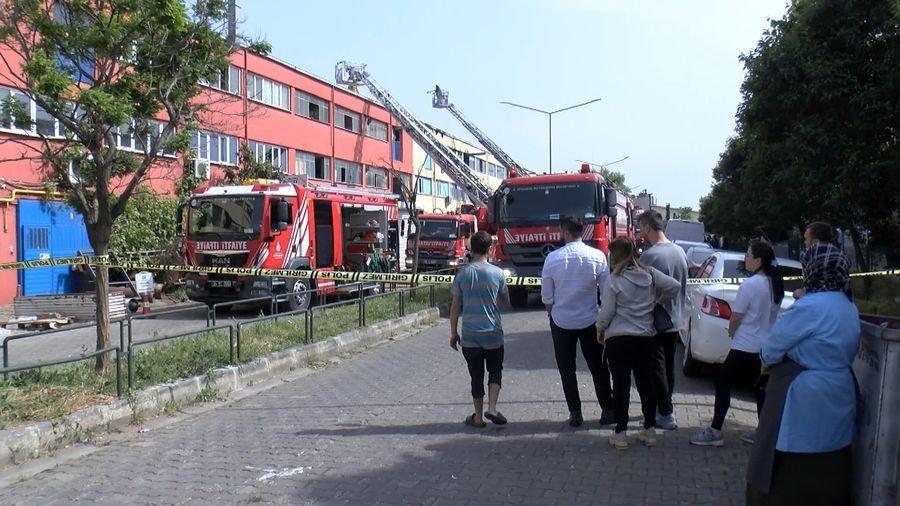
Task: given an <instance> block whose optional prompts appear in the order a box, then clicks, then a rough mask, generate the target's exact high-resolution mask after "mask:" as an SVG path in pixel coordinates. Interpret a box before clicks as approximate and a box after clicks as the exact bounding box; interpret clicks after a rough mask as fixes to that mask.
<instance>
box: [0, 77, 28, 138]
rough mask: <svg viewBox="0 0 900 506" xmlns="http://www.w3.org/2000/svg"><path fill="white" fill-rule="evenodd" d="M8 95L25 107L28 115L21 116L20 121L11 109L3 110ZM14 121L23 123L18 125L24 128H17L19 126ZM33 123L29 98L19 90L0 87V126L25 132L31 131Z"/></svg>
mask: <svg viewBox="0 0 900 506" xmlns="http://www.w3.org/2000/svg"><path fill="white" fill-rule="evenodd" d="M9 97H12V98H13V99H15V100H17V101H18V102H19V103H21V104H22V106H23V107H24V108H25V111H26V112H27V114H28V117H26V118H22V120H23V121H20V120H19V118H17V117H15V116H13V114H12V111H7V110H5V109H6V107H5V103H6V101H7V100H8V99H9ZM16 123H24V124H21V125H19V126H24V127H25V128H19V126H16ZM33 123H34V111H33V110H32V102H31V99H30V98H28V96H26V95H25V94H24V93H22V92H21V91H19V90H13V89H9V88H0V128H3V129H6V130H16V131H19V132H22V133H27V132H32V131H33V128H32V124H33Z"/></svg>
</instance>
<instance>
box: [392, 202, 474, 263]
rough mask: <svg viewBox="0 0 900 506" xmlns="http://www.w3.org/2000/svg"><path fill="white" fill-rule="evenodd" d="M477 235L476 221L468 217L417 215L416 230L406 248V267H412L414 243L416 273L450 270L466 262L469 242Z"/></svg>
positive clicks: (460, 215)
mask: <svg viewBox="0 0 900 506" xmlns="http://www.w3.org/2000/svg"><path fill="white" fill-rule="evenodd" d="M475 232H478V220H476V219H475V216H474V215H472V214H463V213H458V214H427V213H423V214H420V215H419V230H418V231H417V233H416V235H415V237H414V238H411V239H410V243H409V245H408V246H407V248H408V249H407V255H408V256H407V259H406V266H407V267H412V260H413V259H412V255H413V254H414V252H415V246H416V244H415V242H416V241H418V243H419V270H420V271H436V270H442V269H452V268H455V267H459V266H461V265H464V264H466V263H468V262H469V260H470V259H471V253H470V252H469V247H468V243H469V239H470V238H471V237H472V235H473V234H475Z"/></svg>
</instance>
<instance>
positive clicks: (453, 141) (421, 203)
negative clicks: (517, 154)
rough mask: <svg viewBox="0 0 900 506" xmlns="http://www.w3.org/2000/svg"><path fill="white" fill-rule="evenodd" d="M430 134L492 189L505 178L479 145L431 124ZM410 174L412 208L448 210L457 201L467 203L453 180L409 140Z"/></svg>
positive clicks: (457, 205)
mask: <svg viewBox="0 0 900 506" xmlns="http://www.w3.org/2000/svg"><path fill="white" fill-rule="evenodd" d="M430 128H431V132H432V133H433V134H434V136H435V137H436V138H437V139H438V140H439V141H440V142H442V143H443V144H444V145H445V146H447V147H448V148H450V150H452V151H453V152H454V153H456V155H457V156H459V158H460V159H461V160H462V161H463V162H464V163H465V164H466V165H467V166H468V167H469V171H470V172H471V173H472V174H475V176H476V177H478V178H479V179H481V180H482V181H483V182H484V184H485V185H487V186H488V187H489V188H491V189H493V190H496V189H497V188H498V187H499V186H500V183H501V182H502V181H503V179H505V178H506V169H505V168H504V167H503V166H501V165H500V162H499V161H498V160H497V159H496V158H494V157H493V156H492V155H491V154H490V153H486V152H485V150H484V149H483V148H481V147H480V146H476V145H473V144H470V143H468V142H466V141H463V140H461V139H459V138H457V137H454V136H452V135H450V134H449V133H447V132H445V131H443V130H440V129H438V128H435V127H430ZM412 162H413V166H412V169H413V173H414V177H415V182H416V207H417V208H418V210H419V211H421V212H425V213H451V212H455V211H457V210H458V209H459V206H460V204H467V203H471V202H470V200H469V199H468V198H467V197H466V195H465V193H464V192H463V191H462V190H461V189H460V187H459V186H458V185H457V184H456V183H454V182H453V179H451V178H450V176H448V175H447V174H446V173H445V172H444V171H443V170H442V169H441V167H440V166H439V165H438V164H436V163H434V161H433V160H432V159H431V157H430V156H428V154H427V153H426V152H425V150H424V149H422V147H421V146H419V145H418V144H417V143H413V153H412Z"/></svg>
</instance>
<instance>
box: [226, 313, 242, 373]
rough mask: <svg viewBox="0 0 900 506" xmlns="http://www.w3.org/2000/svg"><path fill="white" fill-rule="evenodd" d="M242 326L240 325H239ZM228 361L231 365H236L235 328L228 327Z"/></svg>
mask: <svg viewBox="0 0 900 506" xmlns="http://www.w3.org/2000/svg"><path fill="white" fill-rule="evenodd" d="M238 325H240V323H239V324H238ZM228 360H229V363H230V364H231V365H234V364H235V361H234V326H233V325H229V326H228Z"/></svg>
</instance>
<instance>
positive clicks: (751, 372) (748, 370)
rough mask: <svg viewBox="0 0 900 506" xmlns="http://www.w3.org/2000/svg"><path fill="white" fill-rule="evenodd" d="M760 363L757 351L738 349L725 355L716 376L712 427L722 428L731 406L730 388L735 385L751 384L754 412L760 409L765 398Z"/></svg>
mask: <svg viewBox="0 0 900 506" xmlns="http://www.w3.org/2000/svg"><path fill="white" fill-rule="evenodd" d="M760 366H761V363H760V361H759V354H758V353H749V352H746V351H740V350H731V351H729V352H728V356H727V357H725V363H724V364H722V368H721V369H720V370H719V376H718V377H716V404H715V410H714V411H713V420H712V428H713V429H716V430H722V425H723V424H724V423H725V415H727V414H728V408H730V407H731V390H732V389H733V388H734V387H735V386H736V385H747V386H750V385H752V386H753V394H754V396H755V397H756V414H757V416H758V415H759V413H760V411H762V405H763V402H764V401H765V400H766V389H765V379H766V377H763V378H762V381H761V380H760V376H759V370H760Z"/></svg>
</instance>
